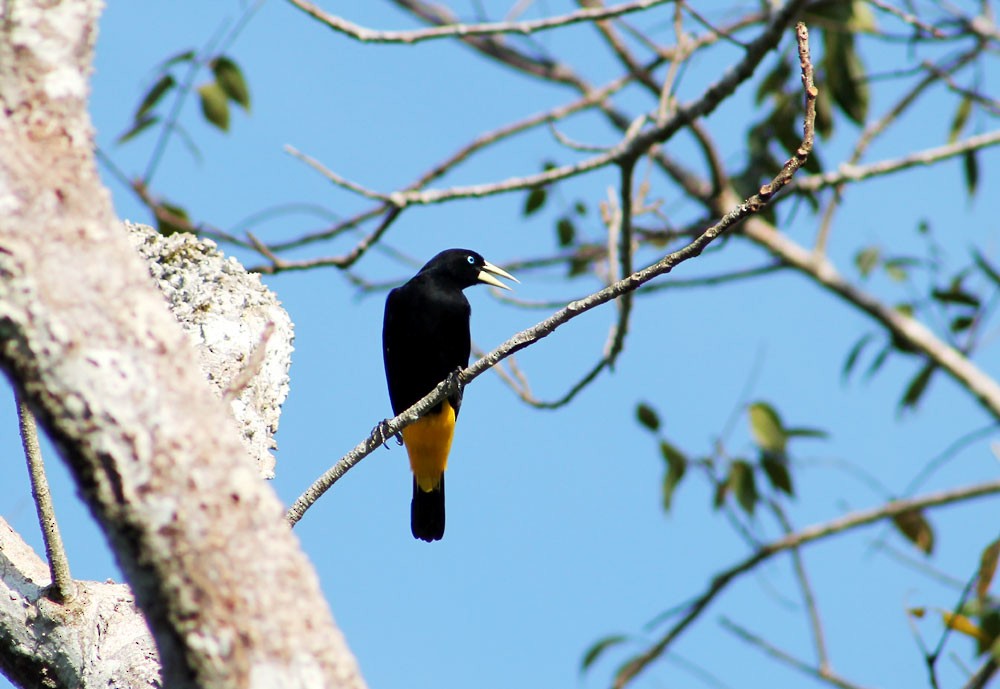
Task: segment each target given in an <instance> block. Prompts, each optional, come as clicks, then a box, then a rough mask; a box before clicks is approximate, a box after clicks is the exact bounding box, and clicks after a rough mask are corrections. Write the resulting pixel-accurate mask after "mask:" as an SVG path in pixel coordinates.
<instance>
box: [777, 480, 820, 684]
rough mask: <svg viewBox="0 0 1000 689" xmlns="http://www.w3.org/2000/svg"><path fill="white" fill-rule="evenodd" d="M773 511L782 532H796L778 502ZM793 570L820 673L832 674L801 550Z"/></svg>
mask: <svg viewBox="0 0 1000 689" xmlns="http://www.w3.org/2000/svg"><path fill="white" fill-rule="evenodd" d="M769 504H770V507H771V511H772V512H774V516H775V517H776V518H777V520H778V522H779V523H780V524H781V528H782V530H783V531H784V532H785V535H786V536H788V535H790V534H792V533H794V532H795V530H794V529H793V528H792V524H791V522H789V521H788V516H787V515H786V514H785V511H784V510H783V509H782V507H781V505H780V504H778V502H777V501H775V500H771V501H769ZM791 556H792V568H793V569H794V570H795V578H796V579H797V580H798V582H799V588H800V589H802V600H803V601H804V602H805V604H806V614H807V616H808V618H809V627H810V629H811V630H812V636H813V644H814V645H815V646H816V662H817V663H818V665H819V668H818V669H819V672H820V673H822V674H824V675H825V674H827V673H829V672H830V657H829V655H828V653H827V650H826V639H825V637H824V634H823V622H822V620H821V619H820V617H819V605H818V604H817V603H816V594H815V593H814V592H813V587H812V584H811V583H810V582H809V575H808V573H807V572H806V565H805V561H804V560H803V558H802V551H801V549H800V548H792V550H791Z"/></svg>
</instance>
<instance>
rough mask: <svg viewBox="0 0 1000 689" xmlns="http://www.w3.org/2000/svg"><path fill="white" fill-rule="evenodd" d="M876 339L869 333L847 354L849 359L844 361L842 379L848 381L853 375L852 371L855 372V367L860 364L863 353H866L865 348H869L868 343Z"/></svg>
mask: <svg viewBox="0 0 1000 689" xmlns="http://www.w3.org/2000/svg"><path fill="white" fill-rule="evenodd" d="M874 338H875V336H874V335H872V334H871V333H868V334H867V335H865V336H864V337H862V338H861V339H860V340H858V341H857V342H855V343H854V346H853V347H851V351H849V352H848V353H847V358H846V359H844V367H843V369H841V372H840V375H841V378H842V379H844V380H847V378H848V377H849V376H850V375H851V371H853V370H854V365H855V364H857V363H858V357H860V356H861V352H863V351H864V349H865V347H867V346H868V343H869V342H871V341H872V340H873V339H874Z"/></svg>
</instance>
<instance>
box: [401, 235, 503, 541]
mask: <svg viewBox="0 0 1000 689" xmlns="http://www.w3.org/2000/svg"><path fill="white" fill-rule="evenodd" d="M494 276H500V277H503V278H507V279H509V280H513V281H514V282H517V279H516V278H515V277H514V276H513V275H511V274H510V273H508V272H507V271H505V270H502V269H500V268H498V267H496V266H495V265H493V264H492V263H490V262H488V261H486V260H485V259H484V258H483V257H482V256H480V255H479V254H477V253H476V252H475V251H470V250H468V249H448V250H446V251H442V252H441V253H439V254H438V255H437V256H435V257H434V258H432V259H431V260H430V261H428V262H427V264H426V265H424V267H423V268H421V269H420V271H419V272H418V273H417V274H416V275H414V276H413V277H412V278H410V280H409V281H407V282H406V283H405V284H403V285H401V286H400V287H397V288H396V289H394V290H392V291H391V292H389V296H388V297H387V298H386V300H385V317H384V319H383V322H382V360H383V362H384V363H385V378H386V382H387V383H388V384H389V400H390V402H392V411H393V414H400V413H401V412H404V411H406V410H407V409H408V408H409V407H411V406H413V404H415V403H416V402H418V401H420V399H421V398H423V397H424V396H426V395H427V393H429V392H431V391H432V390H433V389H434V388H435V387H437V385H438V383H440V382H441V381H443V380H445V379H446V378H448V376H449V375H451V374H452V373H454V372H455V371H457V370H459V369H462V368H465V367H466V366H468V365H469V354H470V351H471V348H472V342H471V337H470V335H469V318H470V316H471V314H472V308H471V307H470V306H469V300H468V299H466V298H465V294H463V292H462V290H464V289H465V288H466V287H472V286H473V285H476V284H480V283H482V284H487V285H493V286H494V287H500V288H502V289H510V287H508V286H507V285H505V284H504V283H502V282H501V281H500V280H498V279H497V278H496V277H494ZM461 406H462V392H461V390H459V391H458V392H457V393H455V394H453V395H450V396H449V397H447V398H446V399H445V400H444V401H442V402H441V403H440V404H439V405H437V406H436V407H434V408H433V409H431V410H430V411H429V412H427V413H426V414H424V415H423V416H422V417H421V418H420V419H419V420H418V421H417V422H416V423H413V424H411V425H409V426H407V427H406V428H404V429H403V444H404V445H405V446H406V453H407V454H408V455H409V458H410V469H411V471H412V472H413V501H412V502H411V503H410V530H411V531H412V532H413V537H414V538H419V539H420V540H422V541H427V542H430V541H437V540H440V539H441V537H442V536H443V535H444V472H445V469H446V468H447V466H448V453H449V451H450V450H451V440H452V437H453V435H454V431H455V419H456V418H458V411H459V409H460V408H461Z"/></svg>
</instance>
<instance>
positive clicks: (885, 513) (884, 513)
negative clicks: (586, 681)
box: [613, 479, 1000, 689]
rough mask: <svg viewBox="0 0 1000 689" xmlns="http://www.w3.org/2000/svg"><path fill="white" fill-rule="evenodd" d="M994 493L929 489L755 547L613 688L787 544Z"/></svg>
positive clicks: (996, 487)
mask: <svg viewBox="0 0 1000 689" xmlns="http://www.w3.org/2000/svg"><path fill="white" fill-rule="evenodd" d="M997 493H1000V479H998V480H996V481H990V482H987V483H979V484H976V485H972V486H965V487H962V488H954V489H952V490H947V491H941V492H939V493H932V494H929V495H925V496H922V497H919V498H912V499H910V500H893V501H892V502H888V503H886V504H884V505H882V506H881V507H875V508H872V509H869V510H863V511H860V512H855V513H853V514H848V515H846V516H844V517H841V518H839V519H834V520H832V521H829V522H825V523H823V524H817V525H816V526H811V527H807V528H805V529H802V530H801V531H798V532H796V533H794V534H791V535H789V536H784V537H782V538H780V539H778V540H777V541H772V542H771V543H768V544H766V545H764V546H762V547H760V548H758V549H757V550H756V551H754V553H753V554H751V555H750V556H749V557H747V558H746V559H744V560H742V561H741V562H738V563H737V564H735V565H733V566H732V567H729V568H728V569H725V570H723V571H721V572H719V573H718V574H716V575H715V577H713V579H712V581H711V583H710V584H709V585H708V587H707V588H706V590H705V591H704V592H703V593H702V594H701V595H700V596H698V597H697V598H696V599H695V600H694V601H693V602H691V604H690V605H689V606H688V607H687V611H686V612H685V614H684V616H683V617H682V618H681V619H680V620H678V621H677V622H676V623H674V625H673V626H672V627H671V628H670V629H669V630H668V631H667V633H666V634H664V635H663V636H662V637H661V638H660V640H659V641H657V642H656V643H655V644H654V645H653V646H651V647H650V648H649V649H648V650H646V651H645V652H644V653H642V654H641V655H640V656H638V657H637V658H634V659H633V660H632V661H630V662H629V663H628V664H627V665H625V667H624V668H622V670H621V671H620V672H619V674H618V677H616V678H615V681H614V684H613V687H614V689H621V687H624V686H625V685H626V684H628V683H629V682H630V681H632V680H633V679H634V678H635V677H636V676H637V675H638V674H639V673H640V672H642V671H643V670H644V669H646V668H647V667H648V666H649V664H650V663H652V662H653V661H654V660H656V659H657V658H659V657H660V656H662V655H663V653H665V652H666V650H667V649H668V648H669V647H670V645H671V644H672V643H673V642H674V640H676V639H677V637H679V636H680V635H681V633H682V632H683V631H684V630H685V629H687V628H688V627H689V626H690V625H691V624H692V623H693V622H694V621H695V620H696V619H698V617H700V616H701V614H702V613H703V612H704V611H705V609H706V608H708V606H709V605H710V604H711V603H712V601H713V600H714V599H715V598H716V596H718V595H719V594H720V593H722V591H723V590H724V589H725V588H726V587H727V586H728V585H729V584H730V583H732V582H733V581H734V580H735V579H737V578H738V577H739V576H741V575H743V574H746V573H747V572H749V571H751V570H752V569H754V568H755V567H757V565H759V564H760V563H762V562H764V561H765V560H768V559H770V558H771V557H773V556H774V555H777V554H778V553H781V552H784V551H785V550H788V549H789V548H797V547H799V546H802V545H805V544H807V543H812V542H815V541H818V540H822V539H825V538H828V537H830V536H833V535H834V534H839V533H843V532H845V531H851V530H854V529H857V528H860V527H863V526H868V525H869V524H873V523H875V522H878V521H881V520H883V519H891V518H893V517H895V516H897V515H899V514H902V513H903V512H906V511H907V510H923V509H928V508H931V507H937V506H940V505H947V504H951V503H955V502H966V501H969V500H972V499H974V498H980V497H984V496H988V495H995V494H997Z"/></svg>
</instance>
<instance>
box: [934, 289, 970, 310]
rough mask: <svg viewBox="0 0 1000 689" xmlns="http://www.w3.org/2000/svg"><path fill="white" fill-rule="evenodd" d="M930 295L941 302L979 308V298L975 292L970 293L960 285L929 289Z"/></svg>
mask: <svg viewBox="0 0 1000 689" xmlns="http://www.w3.org/2000/svg"><path fill="white" fill-rule="evenodd" d="M931 296H932V297H934V299H935V300H937V301H939V302H941V303H942V304H962V305H964V306H971V307H973V308H979V304H980V300H979V297H977V296H976V295H975V294H970V293H969V292H966V291H965V290H963V289H962V287H961V285H952V286H951V288H950V289H947V290H943V289H935V290H931Z"/></svg>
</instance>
